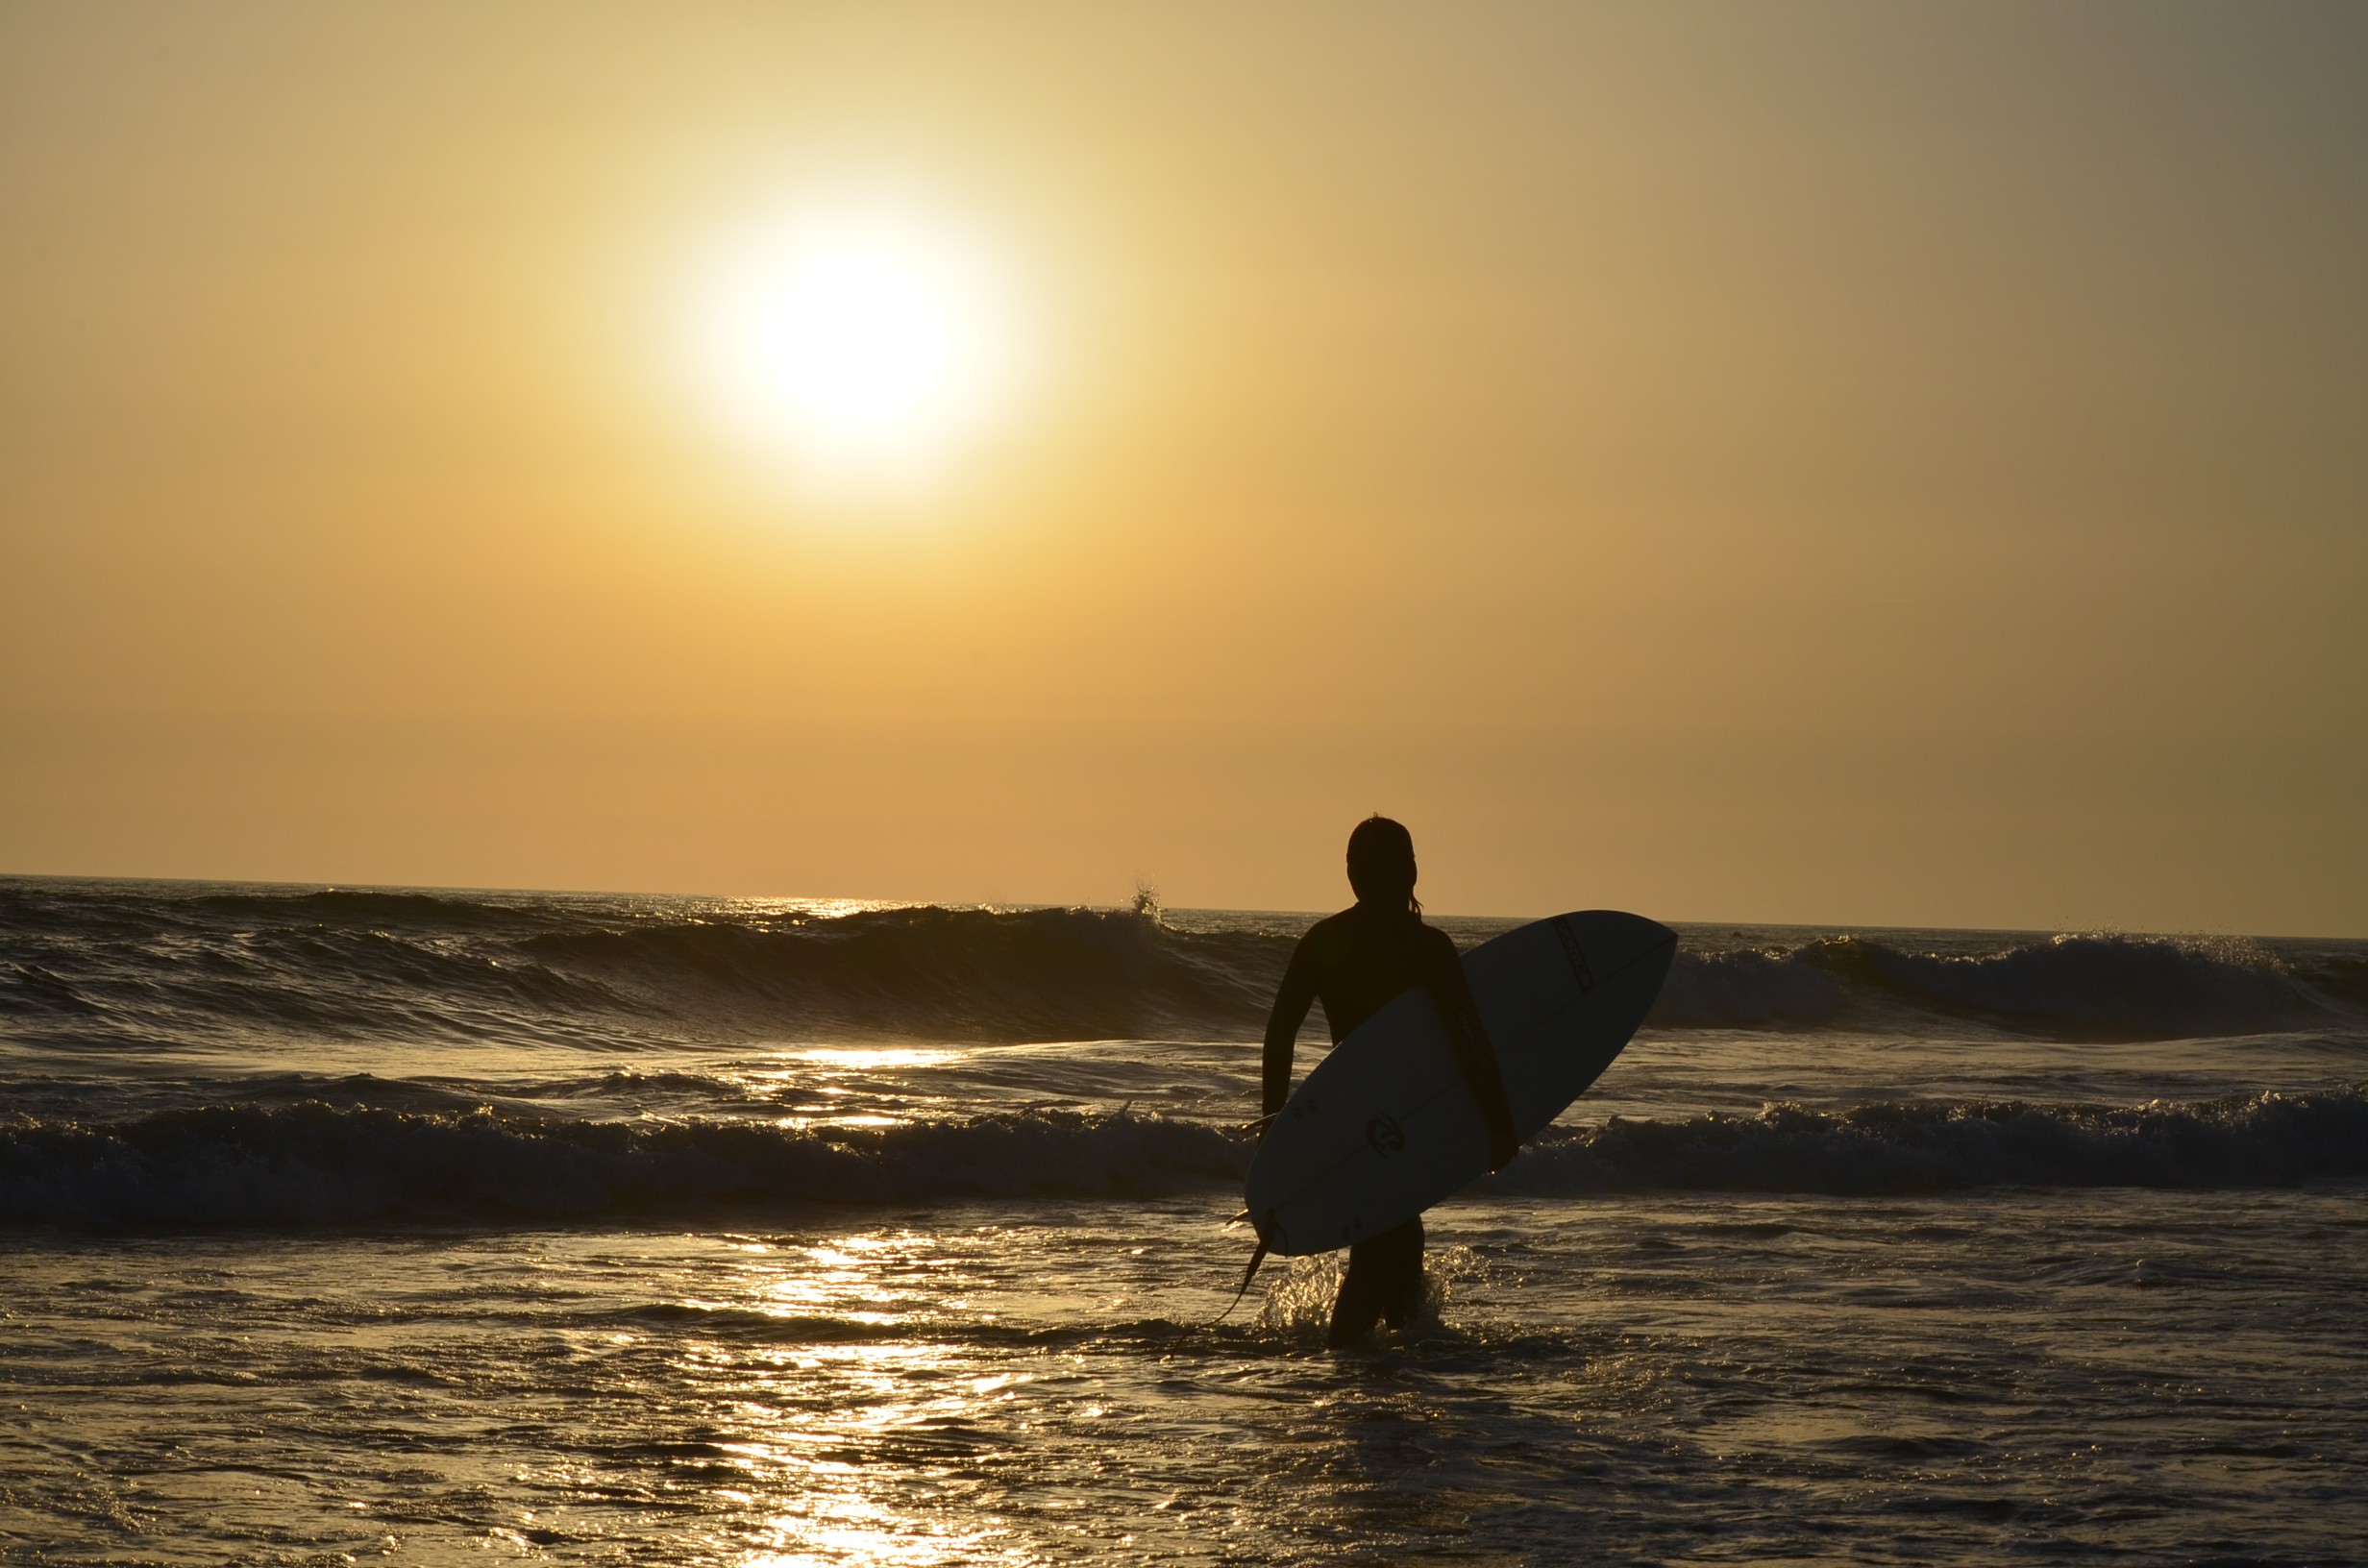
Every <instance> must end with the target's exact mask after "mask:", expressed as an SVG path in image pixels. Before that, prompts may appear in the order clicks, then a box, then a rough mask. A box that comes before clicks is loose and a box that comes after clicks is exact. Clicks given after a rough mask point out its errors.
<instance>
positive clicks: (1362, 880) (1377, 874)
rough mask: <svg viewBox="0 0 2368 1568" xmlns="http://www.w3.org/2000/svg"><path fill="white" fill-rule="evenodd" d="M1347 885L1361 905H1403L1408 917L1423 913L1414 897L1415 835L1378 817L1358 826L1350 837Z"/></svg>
mask: <svg viewBox="0 0 2368 1568" xmlns="http://www.w3.org/2000/svg"><path fill="white" fill-rule="evenodd" d="M1348 885H1349V886H1350V887H1351V888H1354V889H1355V890H1356V893H1357V902H1358V903H1360V904H1371V905H1373V906H1375V907H1376V908H1380V909H1395V908H1397V907H1398V906H1399V904H1400V903H1401V902H1403V904H1404V906H1405V909H1406V913H1407V914H1409V915H1419V914H1421V913H1422V900H1421V899H1419V898H1418V897H1416V896H1415V836H1414V835H1413V834H1412V833H1409V832H1407V831H1406V824H1405V823H1403V822H1396V821H1391V820H1390V819H1389V818H1387V817H1383V816H1380V815H1378V814H1376V815H1374V816H1371V817H1368V818H1367V819H1365V821H1361V822H1359V823H1358V824H1357V826H1356V831H1354V832H1352V833H1350V834H1349V835H1348Z"/></svg>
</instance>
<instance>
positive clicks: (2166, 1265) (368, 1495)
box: [0, 879, 2368, 1565]
mask: <svg viewBox="0 0 2368 1568" xmlns="http://www.w3.org/2000/svg"><path fill="white" fill-rule="evenodd" d="M1647 913H1649V912H1647ZM1311 918H1312V917H1308V916H1292V915H1272V914H1256V913H1237V912H1217V911H1176V912H1167V913H1163V912H1161V911H1159V910H1158V909H1156V908H1155V907H1152V906H1151V905H1150V904H1149V903H1148V902H1145V903H1144V904H1142V905H1141V906H1139V907H1137V908H1135V909H1130V910H1085V909H1018V910H995V909H975V908H965V909H953V908H915V907H889V906H875V905H864V904H848V903H833V904H821V903H803V902H767V901H757V900H713V899H696V898H658V897H593V896H574V895H552V894H459V893H427V892H388V891H344V890H330V889H319V888H310V889H304V888H278V887H224V886H197V885H188V884H170V885H165V884H136V883H123V882H88V881H83V882H67V881H50V880H31V879H11V880H0V1559H5V1560H7V1561H11V1562H77V1563H100V1562H105V1563H200V1562H205V1563H213V1562H241V1563H315V1562H322V1563H327V1562H344V1561H390V1562H471V1563H478V1562H485V1561H496V1560H505V1559H509V1558H516V1559H521V1560H550V1561H560V1562H613V1563H632V1564H650V1565H667V1564H731V1565H757V1564H788V1563H844V1564H921V1563H940V1562H963V1563H972V1562H975V1563H1033V1562H1048V1561H1086V1560H1093V1561H1115V1562H1127V1561H1146V1562H1149V1561H1158V1562H1202V1561H1206V1562H1276V1561H1326V1562H1328V1561H1340V1562H1381V1561H1402V1560H1407V1559H1411V1558H1415V1557H1418V1556H1420V1557H1441V1558H1449V1559H1454V1560H1463V1561H1471V1562H1536V1563H1558V1562H1588V1563H1594V1562H1632V1561H1695V1560H1705V1561H1741V1560H1759V1559H1766V1558H1773V1557H1794V1558H1800V1557H1813V1558H1821V1559H1843V1560H1852V1561H1900V1562H1998V1561H2004V1560H2025V1561H2034V1562H2065V1561H2078V1560H2084V1559H2105V1558H2114V1559H2137V1560H2145V1561H2223V1562H2294V1563H2303V1562H2311V1563H2325V1562H2337V1561H2359V1560H2368V944H2363V943H2339V942H2292V941H2232V940H2223V939H2184V938H2165V937H2141V936H2132V935H2112V934H2084V935H2053V934H2044V933H2042V934H2027V933H2023V934H2017V933H1973V932H1954V931H1847V932H1845V931H1834V930H1807V929H1772V928H1750V927H1735V926H1714V927H1705V926H1681V927H1680V928H1679V930H1680V935H1681V938H1682V945H1681V950H1680V953H1679V956H1678V959H1677V964H1676V968H1675V969H1674V970H1673V972H1672V974H1671V976H1670V980H1669V984H1668V987H1667V989H1666V991H1665V993H1664V995H1663V998H1662V1001H1661V1003H1660V1005H1659V1007H1658V1008H1657V1009H1656V1011H1655V1013H1654V1015H1653V1017H1652V1019H1651V1021H1650V1022H1649V1023H1648V1024H1647V1026H1646V1028H1645V1029H1644V1031H1643V1032H1642V1033H1641V1034H1640V1036H1639V1037H1638V1039H1637V1040H1636V1041H1635V1042H1634V1043H1633V1044H1631V1045H1630V1046H1629V1048H1628V1050H1627V1052H1626V1053H1625V1054H1624V1055H1623V1056H1622V1057H1621V1058H1620V1059H1619V1060H1618V1061H1617V1062H1616V1064H1614V1066H1612V1068H1611V1069H1610V1070H1609V1071H1608V1072H1607V1073H1606V1074H1605V1075H1604V1077H1603V1079H1602V1080H1601V1082H1600V1083H1599V1084H1598V1085H1597V1087H1596V1088H1595V1089H1594V1090H1593V1091H1591V1093H1590V1094H1589V1095H1588V1096H1587V1097H1586V1098H1584V1099H1582V1100H1581V1101H1580V1102H1579V1103H1578V1104H1577V1105H1576V1106H1574V1107H1573V1108H1572V1109H1571V1111H1570V1112H1569V1113H1568V1114H1567V1115H1566V1116H1564V1117H1563V1119H1562V1121H1561V1122H1560V1123H1559V1124H1558V1125H1557V1126H1556V1127H1554V1128H1552V1129H1549V1131H1548V1132H1547V1134H1546V1135H1545V1136H1544V1137H1543V1138H1542V1139H1540V1140H1539V1141H1538V1142H1537V1143H1535V1144H1533V1145H1532V1146H1531V1147H1530V1148H1529V1149H1527V1150H1526V1151H1524V1152H1523V1154H1522V1155H1521V1156H1520V1158H1519V1159H1518V1160H1517V1161H1516V1162H1515V1164H1513V1165H1512V1166H1511V1167H1509V1168H1508V1169H1507V1170H1506V1171H1505V1172H1504V1173H1503V1174H1502V1175H1500V1176H1497V1177H1494V1178H1492V1179H1489V1180H1487V1181H1484V1182H1482V1183H1480V1184H1478V1185H1476V1186H1475V1187H1474V1188H1471V1189H1469V1190H1468V1192H1466V1193H1465V1194H1463V1195H1462V1196H1460V1197H1459V1198H1457V1199H1456V1200H1454V1201H1453V1202H1451V1203H1448V1204H1446V1205H1443V1206H1442V1207H1441V1208H1439V1209H1438V1210H1435V1211H1434V1212H1433V1213H1431V1215H1430V1216H1429V1218H1428V1222H1427V1223H1428V1226H1429V1231H1430V1237H1431V1251H1430V1257H1429V1277H1430V1278H1429V1288H1430V1296H1431V1308H1430V1311H1429V1313H1428V1315H1427V1317H1426V1319H1425V1321H1423V1322H1422V1323H1421V1324H1420V1325H1419V1326H1418V1327H1417V1328H1415V1329H1414V1330H1412V1331H1411V1332H1408V1333H1405V1334H1402V1335H1396V1336H1394V1337H1387V1338H1384V1339H1382V1340H1379V1341H1377V1342H1376V1343H1374V1344H1373V1345H1372V1346H1370V1347H1369V1348H1368V1349H1365V1350H1360V1351H1355V1352H1346V1353H1344V1352H1334V1351H1330V1350H1327V1349H1325V1348H1324V1345H1323V1342H1322V1328H1323V1320H1324V1315H1325V1311H1326V1310H1327V1308H1328V1306H1329V1302H1330V1297H1331V1292H1332V1291H1333V1289H1334V1288H1335V1286H1336V1285H1337V1281H1338V1266H1339V1265H1338V1260H1337V1259H1314V1260H1302V1261H1298V1262H1295V1263H1293V1264H1290V1265H1283V1264H1278V1263H1274V1262H1270V1263H1269V1264H1268V1266H1267V1268H1266V1270H1265V1271H1264V1272H1263V1273H1262V1274H1261V1275H1260V1276H1259V1278H1258V1279H1257V1280H1256V1281H1255V1283H1254V1284H1253V1285H1252V1286H1251V1289H1250V1291H1249V1293H1248V1294H1247V1296H1246V1297H1245V1298H1244V1299H1243V1301H1242V1302H1241V1303H1240V1304H1239V1305H1238V1306H1236V1307H1234V1308H1233V1310H1232V1311H1231V1313H1230V1315H1224V1314H1225V1313H1226V1309H1227V1305H1228V1301H1229V1298H1230V1297H1231V1296H1232V1294H1233V1291H1234V1287H1235V1286H1236V1284H1237V1283H1238V1280H1239V1277H1240V1273H1241V1270H1242V1267H1243V1265H1244V1263H1245V1262H1247V1260H1248V1255H1249V1252H1250V1247H1251V1244H1252V1237H1250V1235H1249V1233H1248V1232H1247V1231H1246V1229H1244V1228H1240V1227H1229V1225H1228V1221H1229V1220H1230V1219H1231V1218H1232V1216H1233V1215H1234V1213H1235V1212H1236V1211H1237V1210H1238V1209H1239V1207H1240V1203H1239V1196H1240V1183H1241V1178H1242V1175H1243V1173H1244V1171H1245V1169H1246V1165H1247V1163H1248V1158H1249V1154H1250V1151H1251V1142H1250V1137H1249V1135H1248V1134H1247V1133H1246V1131H1245V1130H1244V1123H1246V1122H1247V1121H1248V1120H1249V1119H1250V1118H1251V1117H1252V1116H1253V1115H1255V1114H1256V1111H1257V1105H1256V1098H1257V1080H1258V1055H1259V1050H1258V1037H1259V1033H1260V1029H1261V1025H1262V1022H1263V1018H1264V1012H1265V1007H1266V1004H1267V1002H1268V1000H1269V999H1270V995H1271V993H1272V990H1273V986H1274V983H1275V981H1276V979H1277V978H1278V976H1279V974H1280V972H1281V968H1282V966H1283V963H1284V961H1285V959H1286V957H1287V956H1288V954H1289V952H1290V949H1291V944H1292V943H1293V941H1294V940H1295V937H1296V935H1297V933H1298V932H1299V931H1300V930H1302V929H1304V927H1305V925H1306V924H1307V923H1308V921H1309V919H1311ZM1439 923H1440V924H1442V925H1443V926H1444V927H1445V928H1446V929H1447V930H1448V931H1449V932H1450V933H1451V934H1452V935H1454V936H1455V937H1456V939H1457V940H1458V941H1459V942H1462V943H1472V942H1475V941H1479V940H1483V939H1485V938H1486V937H1487V936H1489V935H1491V934H1492V933H1494V932H1496V931H1500V930H1504V929H1508V928H1510V926H1511V925H1512V924H1513V923H1515V922H1511V921H1495V920H1460V919H1443V920H1441V921H1439ZM1323 1038H1324V1037H1323V1033H1322V1029H1321V1024H1320V1017H1319V1018H1318V1019H1315V1020H1311V1025H1310V1027H1309V1029H1308V1030H1307V1032H1306V1039H1305V1040H1304V1041H1303V1042H1302V1046H1301V1065H1302V1070H1304V1067H1305V1066H1307V1065H1308V1064H1310V1063H1312V1062H1313V1061H1314V1060H1315V1059H1316V1058H1317V1056H1318V1055H1319V1053H1320V1050H1321V1049H1322V1041H1323Z"/></svg>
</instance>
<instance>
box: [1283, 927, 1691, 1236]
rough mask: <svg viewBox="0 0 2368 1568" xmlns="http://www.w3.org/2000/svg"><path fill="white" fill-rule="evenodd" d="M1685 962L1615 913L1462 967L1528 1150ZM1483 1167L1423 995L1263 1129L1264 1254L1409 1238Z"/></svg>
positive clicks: (1364, 1033)
mask: <svg viewBox="0 0 2368 1568" xmlns="http://www.w3.org/2000/svg"><path fill="white" fill-rule="evenodd" d="M1676 955H1677V934H1676V933H1675V932H1673V931H1671V930H1670V929H1669V928H1668V927H1667V926H1665V925H1662V924H1659V923H1657V922H1655V921H1652V920H1648V919H1644V918H1643V917H1642V916H1640V915H1626V914H1622V913H1620V912H1619V911H1617V910H1608V909H1591V910H1580V911H1577V912H1574V913H1571V914H1567V915H1557V916H1554V917H1553V918H1552V919H1543V920H1537V921H1533V922H1532V923H1530V924H1528V925H1524V926H1522V927H1520V928H1519V929H1518V930H1514V931H1508V932H1506V933H1505V934H1504V935H1503V936H1501V937H1497V938H1494V939H1492V941H1489V942H1486V943H1481V944H1480V945H1479V946H1477V947H1475V948H1473V949H1472V950H1471V951H1470V952H1468V953H1466V954H1465V955H1464V973H1465V976H1466V978H1468V980H1469V981H1470V982H1471V991H1472V999H1473V1001H1474V1002H1475V1003H1477V1004H1478V1006H1479V1009H1480V1017H1481V1019H1482V1021H1483V1022H1484V1023H1486V1025H1487V1026H1488V1032H1489V1039H1490V1041H1491V1042H1492V1043H1493V1044H1494V1045H1495V1047H1496V1060H1497V1065H1498V1066H1499V1067H1500V1068H1501V1070H1502V1071H1503V1074H1504V1080H1505V1098H1506V1100H1507V1102H1508V1103H1509V1104H1510V1106H1511V1107H1512V1111H1513V1125H1514V1130H1515V1131H1516V1132H1517V1133H1518V1134H1519V1135H1520V1138H1521V1141H1522V1142H1524V1143H1527V1142H1528V1141H1529V1140H1530V1139H1534V1138H1536V1137H1537V1136H1538V1134H1539V1133H1541V1132H1542V1131H1543V1130H1544V1129H1545V1126H1546V1124H1547V1123H1548V1122H1550V1121H1552V1120H1553V1119H1554V1118H1555V1117H1556V1116H1558V1115H1562V1114H1563V1112H1564V1110H1565V1109H1566V1108H1567V1107H1568V1106H1569V1104H1570V1102H1571V1101H1573V1100H1575V1099H1577V1098H1578V1097H1579V1096H1580V1095H1581V1094H1583V1093H1585V1092H1586V1091H1587V1089H1588V1086H1589V1085H1591V1084H1592V1083H1593V1082H1594V1081H1595V1079H1596V1078H1597V1076H1599V1075H1600V1074H1601V1073H1602V1071H1603V1069H1604V1068H1605V1067H1607V1066H1611V1064H1612V1059H1613V1058H1614V1057H1616V1056H1617V1055H1619V1053H1620V1048H1621V1047H1622V1046H1624V1045H1626V1044H1627V1043H1628V1040H1629V1037H1630V1036H1632V1035H1634V1034H1635V1033H1636V1032H1637V1027H1638V1025H1640V1024H1641V1023H1642V1022H1643V1021H1644V1015H1645V1014H1646V1013H1647V1012H1649V1011H1650V1010H1651V1008H1652V1005H1653V998H1654V997H1656V996H1658V995H1659V994H1660V993H1661V984H1662V981H1663V980H1665V978H1667V976H1668V973H1669V965H1670V963H1671V961H1672V960H1674V959H1675V957H1676ZM1488 1168H1489V1136H1488V1124H1487V1122H1485V1121H1484V1120H1483V1119H1482V1118H1481V1115H1480V1110H1479V1107H1478V1106H1477V1105H1475V1104H1474V1103H1473V1101H1472V1096H1471V1092H1470V1090H1468V1089H1467V1088H1466V1087H1465V1083H1464V1078H1463V1075H1462V1074H1461V1073H1460V1072H1458V1071H1457V1070H1456V1066H1455V1057H1454V1054H1453V1051H1452V1048H1451V1047H1450V1045H1449V1042H1448V1037H1447V1033H1446V1025H1445V1023H1444V1021H1443V1019H1442V1018H1441V1017H1440V1013H1439V1008H1438V1005H1437V1003H1435V1002H1434V1001H1433V999H1432V997H1431V993H1430V992H1429V991H1428V990H1427V989H1426V988H1423V987H1419V986H1418V987H1416V988H1415V989H1414V990H1412V991H1409V992H1405V993H1404V994H1403V995H1401V996H1399V997H1397V999H1396V1000H1394V1001H1393V1002H1391V1003H1390V1004H1389V1005H1388V1006H1386V1007H1384V1008H1383V1009H1382V1010H1381V1011H1380V1012H1378V1013H1376V1014H1374V1015H1373V1016H1372V1017H1369V1018H1368V1019H1366V1020H1365V1022H1364V1023H1363V1024H1361V1025H1359V1026H1358V1027H1357V1029H1356V1030H1355V1032H1354V1033H1352V1034H1350V1035H1349V1037H1348V1038H1347V1039H1346V1040H1344V1041H1341V1042H1340V1044H1339V1045H1338V1046H1336V1047H1334V1049H1333V1051H1332V1054H1331V1055H1329V1056H1327V1057H1325V1058H1324V1059H1323V1061H1321V1062H1320V1063H1319V1064H1318V1065H1317V1066H1316V1070H1315V1071H1313V1072H1311V1073H1309V1074H1308V1075H1307V1079H1306V1081H1305V1082H1303V1083H1302V1084H1300V1085H1299V1088H1298V1090H1297V1092H1295V1093H1294V1094H1293V1095H1292V1096H1291V1098H1290V1100H1289V1101H1288V1102H1287V1103H1286V1104H1285V1105H1284V1106H1283V1109H1282V1111H1281V1112H1280V1113H1279V1114H1277V1115H1276V1116H1275V1117H1274V1119H1273V1120H1272V1121H1271V1122H1270V1123H1269V1124H1268V1127H1267V1134H1266V1139H1265V1140H1264V1141H1263V1142H1261V1143H1260V1144H1259V1145H1258V1153H1257V1157H1256V1158H1255V1159H1254V1160H1253V1161H1252V1162H1251V1164H1250V1169H1249V1181H1248V1184H1247V1187H1246V1189H1245V1196H1246V1198H1247V1199H1248V1202H1249V1217H1250V1223H1251V1224H1252V1225H1254V1226H1255V1227H1257V1231H1258V1239H1259V1241H1260V1242H1261V1243H1262V1245H1263V1247H1264V1249H1265V1250H1266V1251H1270V1252H1276V1253H1280V1254H1283V1255H1284V1256H1286V1257H1290V1256H1295V1255H1299V1254H1303V1253H1311V1252H1328V1251H1330V1250H1331V1249H1333V1248H1334V1247H1344V1246H1347V1245H1349V1244H1350V1243H1351V1242H1355V1241H1361V1240H1363V1239H1364V1238H1365V1237H1369V1236H1374V1235H1377V1234H1379V1233H1380V1232H1383V1231H1386V1230H1388V1229H1390V1228H1391V1227H1392V1226H1394V1225H1401V1224H1403V1223H1405V1222H1406V1221H1407V1220H1409V1219H1412V1218H1413V1217H1414V1216H1415V1215H1417V1214H1418V1213H1422V1211H1423V1210H1425V1209H1428V1208H1429V1207H1431V1205H1433V1204H1435V1203H1438V1202H1440V1201H1442V1200H1443V1199H1445V1198H1449V1197H1452V1196H1454V1194H1455V1193H1456V1192H1457V1191H1459V1190H1461V1189H1462V1188H1464V1187H1465V1186H1466V1185H1467V1184H1468V1183H1469V1182H1471V1181H1472V1180H1473V1179H1474V1178H1476V1177H1479V1176H1482V1175H1485V1174H1486V1173H1487V1171H1488Z"/></svg>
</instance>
